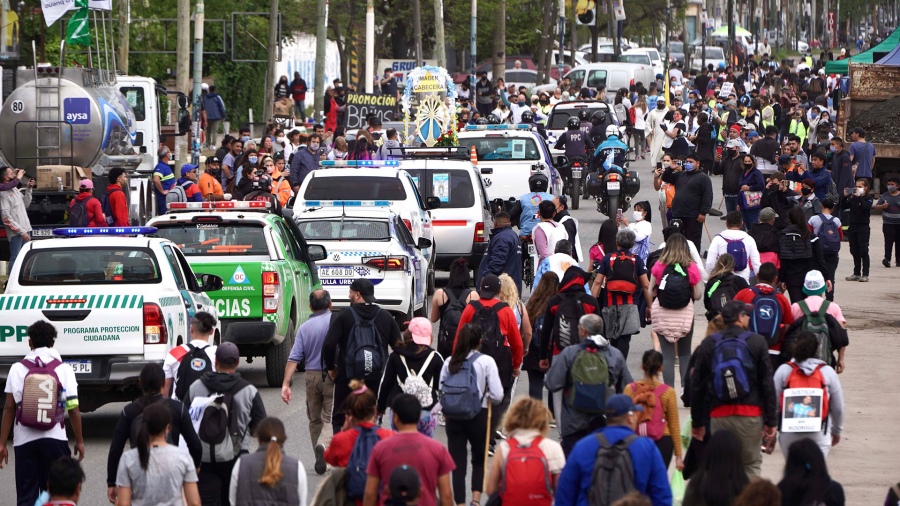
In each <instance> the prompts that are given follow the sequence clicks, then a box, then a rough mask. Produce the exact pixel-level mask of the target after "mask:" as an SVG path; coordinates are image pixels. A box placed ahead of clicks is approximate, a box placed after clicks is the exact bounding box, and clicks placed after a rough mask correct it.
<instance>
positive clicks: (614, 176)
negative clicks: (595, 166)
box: [609, 174, 619, 181]
mask: <svg viewBox="0 0 900 506" xmlns="http://www.w3.org/2000/svg"><path fill="white" fill-rule="evenodd" d="M609 180H610V181H618V180H619V175H618V174H610V175H609Z"/></svg>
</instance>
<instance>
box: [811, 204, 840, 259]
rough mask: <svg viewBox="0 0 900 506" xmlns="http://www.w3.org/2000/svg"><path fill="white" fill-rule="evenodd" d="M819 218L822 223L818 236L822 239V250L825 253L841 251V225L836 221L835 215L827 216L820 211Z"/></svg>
mask: <svg viewBox="0 0 900 506" xmlns="http://www.w3.org/2000/svg"><path fill="white" fill-rule="evenodd" d="M819 219H820V220H822V225H821V226H820V227H819V233H818V234H816V237H818V238H819V241H821V242H820V243H819V244H821V245H822V251H824V252H825V253H840V252H841V227H840V226H838V224H837V223H836V222H835V221H834V217H833V216H827V215H825V214H824V213H819Z"/></svg>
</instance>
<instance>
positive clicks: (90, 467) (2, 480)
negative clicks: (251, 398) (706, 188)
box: [0, 160, 900, 505]
mask: <svg viewBox="0 0 900 506" xmlns="http://www.w3.org/2000/svg"><path fill="white" fill-rule="evenodd" d="M632 167H635V168H637V169H638V171H639V173H640V175H641V178H642V185H643V188H642V190H641V192H640V193H639V195H638V197H637V198H636V201H641V200H648V201H650V202H651V204H653V205H654V206H655V205H656V202H657V200H656V192H655V191H653V187H652V180H651V177H650V164H649V162H648V161H646V160H640V161H638V162H636V163H634V164H632ZM713 187H714V189H715V200H714V205H718V204H719V201H720V197H721V191H720V190H721V188H720V187H721V178H718V177H714V178H713ZM656 214H658V213H656V210H655V209H654V217H653V228H654V230H653V236H652V239H651V240H652V241H653V242H654V243H656V244H659V243H660V242H661V241H662V235H661V226H660V222H659V218H658V216H656ZM573 215H574V216H575V217H576V218H577V219H578V220H579V221H580V223H581V231H580V235H581V238H582V241H583V242H584V244H583V247H584V249H585V252H586V251H587V248H588V247H589V245H590V244H592V243H593V241H595V240H596V237H597V233H598V231H599V227H600V224H601V223H602V222H603V221H604V220H605V219H606V217H605V216H603V215H600V214H599V213H597V211H596V206H595V203H594V202H593V201H586V202H584V205H582V207H581V209H580V210H578V211H573ZM708 225H709V232H710V233H711V234H713V235H715V234H716V233H718V232H720V231H721V230H723V229H724V222H723V221H720V220H719V219H717V218H712V219H711V220H710V221H709V222H708ZM872 229H873V231H874V232H873V234H872V235H873V238H872V242H873V244H872V251H873V255H872V258H873V262H872V264H873V276H872V283H869V284H868V286H864V285H863V284H860V283H853V284H850V283H839V284H838V287H839V288H838V302H839V303H841V304H842V305H844V307H845V312H846V313H847V315H848V316H847V319H848V321H850V323H849V325H848V326H849V327H850V328H851V341H854V346H852V347H851V351H849V352H848V355H847V364H848V365H847V369H848V372H847V373H845V374H843V375H842V378H841V379H842V381H843V382H844V389H845V398H847V402H848V408H847V412H848V413H849V415H848V416H847V418H848V419H847V422H846V423H845V436H844V441H843V442H842V444H841V446H838V447H837V448H835V450H834V451H833V452H832V454H831V455H832V456H831V457H830V459H829V465H830V466H831V467H832V475H833V476H835V477H836V478H837V479H839V480H842V481H843V483H844V486H845V487H847V495H848V502H847V504H873V503H874V502H875V501H877V500H880V499H881V498H882V497H883V491H885V490H886V489H887V487H888V486H889V484H890V483H893V482H896V481H897V480H898V479H900V476H897V475H891V474H890V470H891V469H895V468H896V466H894V465H893V464H894V463H895V462H894V460H893V455H894V454H896V450H897V447H896V443H894V441H895V440H896V438H895V437H890V438H888V437H886V436H884V435H883V434H885V432H886V428H887V427H890V426H891V425H890V424H889V420H892V419H893V420H896V417H897V416H900V408H897V406H896V403H893V404H892V403H888V404H885V403H883V402H879V400H880V395H883V394H885V393H887V394H891V393H895V394H896V393H898V389H897V388H896V387H890V385H896V381H895V377H894V376H895V375H894V374H891V373H890V372H889V371H891V369H890V368H888V364H887V363H886V358H885V357H884V356H883V355H881V354H879V352H878V350H879V349H883V348H884V347H885V346H892V347H894V348H896V343H895V342H893V341H892V340H889V339H890V337H891V336H895V334H896V328H897V327H896V326H894V327H893V328H894V330H893V331H891V330H889V329H890V326H891V325H896V324H897V321H896V317H893V319H892V320H891V322H892V323H891V322H888V321H887V320H885V319H884V317H883V316H882V315H879V314H877V311H873V309H872V308H871V307H867V301H868V300H869V299H868V298H867V296H868V295H871V294H885V293H887V295H880V297H885V300H888V299H887V298H889V300H891V301H892V302H891V303H892V304H894V306H896V301H897V300H898V295H897V293H898V291H897V289H896V284H893V285H891V284H890V283H889V281H896V280H897V279H898V274H900V270H898V269H891V270H890V271H888V270H884V269H883V268H882V267H880V262H879V261H878V260H879V259H880V251H881V248H882V246H881V245H882V244H883V243H882V242H881V235H880V234H879V233H878V232H877V231H878V230H880V218H879V217H873V223H872ZM703 243H704V245H708V239H707V237H706V234H705V233H704V239H703ZM845 247H846V246H845ZM876 266H877V267H876ZM850 267H851V265H850V262H849V254H846V255H845V257H844V260H843V261H842V262H841V266H840V267H839V270H838V276H839V277H838V279H843V276H846V275H848V274H849V268H850ZM848 306H850V308H852V309H851V311H853V312H851V311H847V308H848ZM861 311H868V312H866V313H860V312H861ZM854 314H858V315H860V317H863V319H858V318H855V317H854ZM697 323H698V325H705V318H703V316H702V312H700V311H698V314H697ZM701 328H702V327H701ZM870 338H871V344H866V341H867V340H869V339H870ZM698 342H699V340H695V342H694V345H695V346H696V345H697V344H698ZM857 343H859V344H857ZM649 348H650V337H649V330H648V329H644V330H643V331H642V332H641V333H640V334H639V335H638V336H635V337H634V338H633V340H632V343H631V352H630V356H629V359H628V366H629V369H630V370H631V371H632V373H633V374H638V373H639V372H640V364H639V361H640V357H641V355H642V354H643V352H644V351H645V350H646V349H649ZM864 364H865V365H864ZM879 365H881V366H883V367H878V366H879ZM864 370H866V371H868V372H869V373H868V374H867V375H866V376H863V371H864ZM240 371H241V373H242V374H243V375H244V377H245V378H247V379H248V380H250V381H251V382H253V383H254V384H255V385H257V386H259V387H260V388H261V392H262V396H263V400H264V402H265V405H266V409H267V411H268V413H269V414H270V415H273V416H277V417H279V418H281V419H282V420H284V421H285V424H286V426H287V429H288V435H289V439H288V441H287V443H286V451H287V453H288V454H290V455H293V456H296V457H298V458H299V459H300V460H301V461H302V462H303V463H304V464H305V465H306V466H307V470H308V474H309V486H310V491H309V497H310V499H311V498H312V496H313V494H314V491H315V488H316V487H317V486H318V485H319V483H320V482H321V479H322V477H320V476H318V475H316V474H315V472H314V471H313V470H312V463H313V462H314V457H313V452H312V447H311V445H310V442H309V436H308V430H307V422H306V412H305V407H304V404H305V400H304V392H303V390H302V389H301V388H299V387H295V389H294V401H293V402H292V403H291V405H290V406H288V405H285V404H284V403H283V402H282V401H281V397H280V393H279V390H278V389H274V388H265V387H262V385H264V384H265V362H264V360H263V359H257V360H255V361H254V362H253V363H252V364H246V363H242V364H241V366H240ZM878 371H883V372H878ZM870 374H874V377H871V376H870ZM848 380H849V382H848ZM873 381H874V383H873ZM295 383H296V384H298V385H299V384H300V382H295ZM848 384H849V385H851V386H848ZM854 384H855V385H856V387H855V388H853V386H852V385H854ZM873 384H875V385H878V388H874V389H873V388H872V385H873ZM885 388H887V390H885ZM851 389H852V390H851ZM527 391H528V388H527V378H526V377H525V375H523V377H522V379H521V382H520V384H519V386H518V389H517V395H526V394H527ZM848 391H850V393H849V395H848V393H847V392H848ZM122 406H123V405H122V404H112V405H108V406H106V407H104V408H102V409H100V410H99V411H97V412H94V413H89V414H86V415H84V430H85V440H86V453H87V457H86V459H85V461H84V462H83V466H84V468H85V471H86V473H87V482H86V483H85V486H84V491H83V494H82V504H90V505H102V504H106V484H105V476H106V470H105V469H106V456H107V449H108V443H109V438H110V434H111V432H112V430H113V427H114V426H115V422H116V417H117V416H118V413H119V410H120V409H121V408H122ZM874 406H879V408H877V409H876V408H875V407H874ZM681 411H682V417H685V416H686V415H687V412H686V410H683V409H682V410H681ZM856 413H861V414H856ZM435 437H436V438H437V439H438V440H440V441H442V442H446V437H445V435H444V431H443V429H442V428H440V427H439V428H438V432H437V434H436V436H435ZM887 441H891V442H892V443H891V445H890V446H892V448H887V447H885V445H884V443H885V442H887ZM10 447H11V443H10ZM10 453H12V452H10ZM10 464H11V465H12V464H14V462H13V458H12V457H11V458H10ZM782 466H783V460H782V457H781V454H780V452H778V451H777V452H776V454H775V455H773V456H770V457H766V459H765V463H764V468H763V474H764V476H765V477H767V478H769V479H771V480H773V481H775V482H777V481H778V479H779V477H780V474H781V472H782ZM14 487H15V478H14V473H13V469H12V467H9V468H6V469H3V470H2V471H0V488H2V489H4V490H7V491H8V492H7V494H8V496H9V497H10V500H9V501H0V502H2V503H4V504H9V503H11V494H12V491H13V490H14Z"/></svg>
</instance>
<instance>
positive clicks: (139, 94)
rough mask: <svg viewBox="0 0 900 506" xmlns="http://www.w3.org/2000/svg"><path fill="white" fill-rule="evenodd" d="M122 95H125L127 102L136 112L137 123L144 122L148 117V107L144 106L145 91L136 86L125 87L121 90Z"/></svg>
mask: <svg viewBox="0 0 900 506" xmlns="http://www.w3.org/2000/svg"><path fill="white" fill-rule="evenodd" d="M119 91H121V92H122V95H125V101H126V102H128V105H130V106H131V110H132V111H134V119H135V121H144V119H146V117H147V112H146V107H145V104H144V89H143V88H140V87H136V86H123V87H121V88H119Z"/></svg>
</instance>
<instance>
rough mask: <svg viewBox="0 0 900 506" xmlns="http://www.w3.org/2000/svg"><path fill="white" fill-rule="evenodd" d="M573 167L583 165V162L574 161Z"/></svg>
mask: <svg viewBox="0 0 900 506" xmlns="http://www.w3.org/2000/svg"><path fill="white" fill-rule="evenodd" d="M572 167H573V168H574V167H581V162H572Z"/></svg>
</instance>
